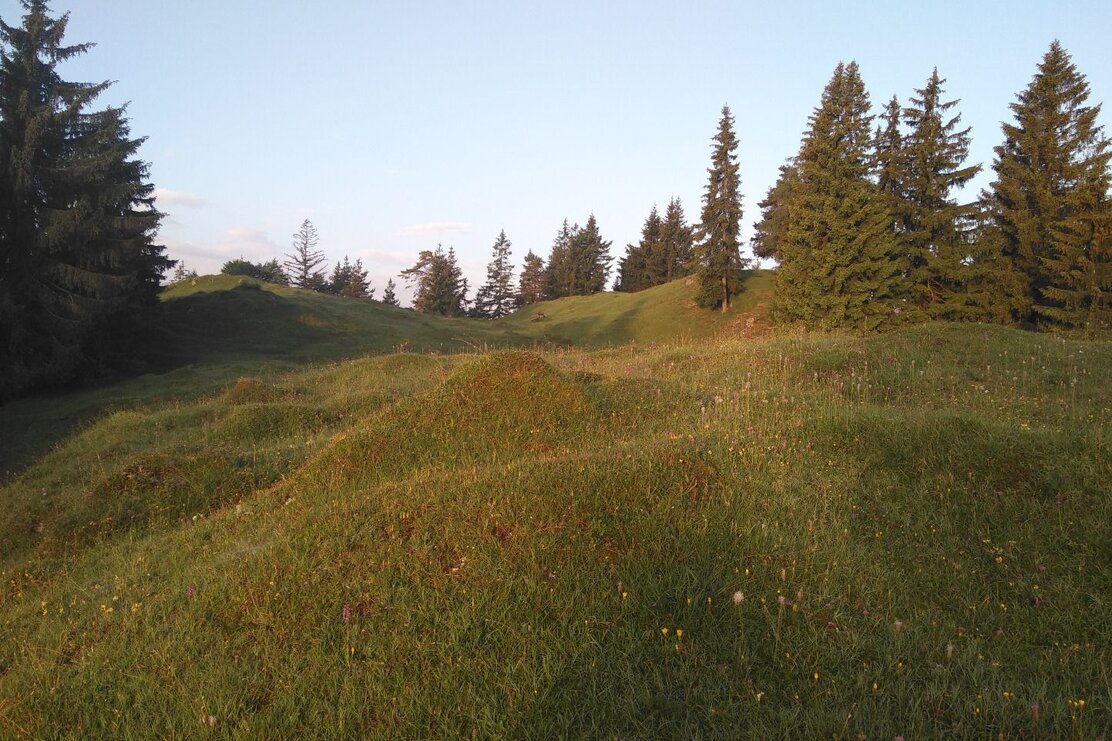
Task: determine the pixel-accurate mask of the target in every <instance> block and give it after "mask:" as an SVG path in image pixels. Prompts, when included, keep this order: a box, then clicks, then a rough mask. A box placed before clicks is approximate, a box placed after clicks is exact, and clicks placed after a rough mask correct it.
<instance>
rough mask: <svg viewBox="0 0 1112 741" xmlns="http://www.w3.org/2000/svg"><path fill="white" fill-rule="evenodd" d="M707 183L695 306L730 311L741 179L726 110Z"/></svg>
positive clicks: (737, 261) (737, 278) (737, 280)
mask: <svg viewBox="0 0 1112 741" xmlns="http://www.w3.org/2000/svg"><path fill="white" fill-rule="evenodd" d="M713 141H714V147H713V153H712V155H711V166H710V168H709V169H708V170H707V172H708V173H709V176H710V177H709V180H708V182H707V190H706V193H705V194H704V195H703V214H702V222H701V223H700V224H699V230H698V231H699V245H698V247H697V248H696V250H695V259H696V261H697V264H698V276H699V293H698V296H697V299H696V300H697V302H698V304H699V305H700V306H703V307H705V308H719V307H720V308H721V309H722V311H726V310H727V309H729V308H730V297H731V296H733V295H734V294H735V293H737V291H738V290H739V287H740V284H741V270H742V268H743V267H745V263H744V262H743V261H742V259H741V251H740V250H741V240H740V229H741V178H740V175H739V170H738V163H737V154H736V151H737V137H736V136H735V135H734V118H733V116H732V115H731V114H730V108H729V106H722V118H721V119H720V120H719V123H718V133H717V134H716V135H715V136H714V139H713Z"/></svg>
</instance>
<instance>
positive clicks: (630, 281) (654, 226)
mask: <svg viewBox="0 0 1112 741" xmlns="http://www.w3.org/2000/svg"><path fill="white" fill-rule="evenodd" d="M662 228H663V222H662V221H661V220H660V214H658V213H657V210H656V206H653V210H652V211H651V212H649V215H648V217H647V218H646V219H645V223H644V225H643V226H642V227H641V241H640V242H638V243H637V244H635V245H634V244H629V245H626V254H625V256H624V257H622V258H621V259H620V260H619V261H618V277H617V279H616V281H615V283H614V290H615V291H628V292H633V291H640V290H643V289H645V288H649V287H651V286H655V285H658V284H659V283H663V282H664V280H665V278H664V276H665V274H666V272H667V268H668V266H667V260H666V258H665V257H664V250H663V249H662V248H663V245H662V244H661V229H662Z"/></svg>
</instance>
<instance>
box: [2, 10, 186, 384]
mask: <svg viewBox="0 0 1112 741" xmlns="http://www.w3.org/2000/svg"><path fill="white" fill-rule="evenodd" d="M22 6H23V9H24V11H25V14H24V16H23V19H22V24H21V25H19V26H12V25H8V24H7V23H5V22H3V21H0V398H3V397H5V396H8V395H11V394H14V393H18V392H20V391H22V390H24V389H27V388H31V387H36V386H45V385H50V384H57V383H62V382H65V381H69V380H72V379H73V378H74V377H75V376H77V375H78V374H84V373H88V372H90V371H95V370H96V368H97V367H98V366H101V365H104V364H117V363H119V362H120V361H121V360H122V359H123V358H125V357H129V356H132V354H133V349H132V348H130V347H129V345H130V342H131V340H132V339H134V338H135V337H138V336H141V334H142V330H144V329H145V328H146V327H147V326H148V325H149V324H150V322H151V319H152V318H153V316H154V312H155V309H156V307H157V298H156V297H157V292H158V288H159V283H160V281H161V278H162V275H163V273H164V272H165V271H166V270H167V269H169V268H170V267H172V266H173V262H172V261H171V260H168V259H166V257H165V256H164V254H163V247H162V246H159V245H155V244H154V243H153V240H154V237H155V234H156V233H157V231H158V226H159V222H160V220H161V218H162V214H160V213H159V212H158V211H157V210H156V208H155V201H154V196H153V190H154V186H153V185H151V184H150V182H148V175H149V169H148V166H147V164H146V163H145V162H143V161H142V160H140V159H138V158H137V153H138V150H139V147H140V146H141V145H142V143H143V141H144V140H143V139H133V138H131V135H130V128H129V125H128V120H127V117H126V116H125V110H124V109H123V108H113V107H108V108H104V109H101V110H94V109H93V105H94V103H95V101H96V99H97V98H98V96H100V95H101V93H103V92H104V91H105V90H107V89H108V87H109V86H110V84H111V83H109V82H101V83H79V82H69V81H67V80H64V79H62V77H61V76H60V74H59V72H58V66H59V65H60V64H62V63H63V62H66V61H68V60H71V59H74V58H76V57H79V56H81V55H83V54H85V53H86V52H87V51H89V50H90V49H91V48H92V44H75V45H69V46H67V45H66V44H65V43H64V37H65V34H66V28H67V25H68V22H69V15H68V14H63V15H62V16H60V17H58V18H53V17H51V15H50V8H49V7H48V5H47V3H46V2H43V1H42V0H24V2H22Z"/></svg>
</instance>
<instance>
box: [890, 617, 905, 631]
mask: <svg viewBox="0 0 1112 741" xmlns="http://www.w3.org/2000/svg"><path fill="white" fill-rule="evenodd" d="M903 629H904V624H903V622H902V621H900V620H897V621H896V622H894V623H892V630H894V631H896V632H897V633H900V632H902V631H903Z"/></svg>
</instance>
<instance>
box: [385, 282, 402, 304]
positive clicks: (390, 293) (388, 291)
mask: <svg viewBox="0 0 1112 741" xmlns="http://www.w3.org/2000/svg"><path fill="white" fill-rule="evenodd" d="M396 289H397V284H396V283H394V279H393V278H388V279H387V280H386V288H385V289H383V291H382V303H384V304H386V305H387V306H399V305H400V304H399V302H398V294H397V293H396Z"/></svg>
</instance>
